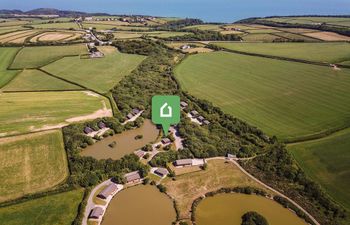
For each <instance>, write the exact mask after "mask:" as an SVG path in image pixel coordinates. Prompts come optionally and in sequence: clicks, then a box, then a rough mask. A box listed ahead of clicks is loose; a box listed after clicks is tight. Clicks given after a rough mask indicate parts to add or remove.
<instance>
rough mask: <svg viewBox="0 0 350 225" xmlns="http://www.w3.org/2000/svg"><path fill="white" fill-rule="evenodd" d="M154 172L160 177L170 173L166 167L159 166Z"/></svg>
mask: <svg viewBox="0 0 350 225" xmlns="http://www.w3.org/2000/svg"><path fill="white" fill-rule="evenodd" d="M154 173H155V174H157V175H158V176H160V177H164V176H166V175H168V173H169V171H168V170H167V169H165V168H158V169H156V170H155V171H154Z"/></svg>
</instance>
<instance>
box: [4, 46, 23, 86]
mask: <svg viewBox="0 0 350 225" xmlns="http://www.w3.org/2000/svg"><path fill="white" fill-rule="evenodd" d="M18 50H19V48H11V47H9V48H0V58H1V60H0V88H2V87H3V86H4V85H5V84H7V83H8V82H9V81H11V80H12V79H13V78H14V77H15V76H16V75H17V74H18V72H19V71H15V70H7V68H8V67H9V66H10V64H11V63H12V60H13V58H14V57H15V55H16V54H17V52H18Z"/></svg>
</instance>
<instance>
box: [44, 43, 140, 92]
mask: <svg viewBox="0 0 350 225" xmlns="http://www.w3.org/2000/svg"><path fill="white" fill-rule="evenodd" d="M107 48H109V49H112V50H113V53H110V54H105V57H103V58H95V59H81V58H80V57H79V56H77V57H66V58H63V59H60V60H58V61H56V62H54V63H52V64H49V65H47V66H45V67H43V69H44V70H45V71H47V72H49V73H52V74H55V75H57V76H59V77H62V78H64V79H67V80H69V81H73V82H76V83H79V84H81V85H83V86H85V87H88V88H91V89H93V90H95V91H98V92H100V93H106V92H108V91H109V90H110V89H111V88H112V87H114V86H115V85H116V84H117V83H118V82H119V81H120V80H121V79H122V78H123V77H124V76H126V75H128V74H129V73H130V72H131V71H132V70H134V69H135V68H136V67H137V66H138V65H139V64H140V63H141V61H142V60H143V59H144V58H145V57H144V56H140V55H133V54H123V53H120V52H117V50H116V48H114V47H107ZM102 52H103V48H102Z"/></svg>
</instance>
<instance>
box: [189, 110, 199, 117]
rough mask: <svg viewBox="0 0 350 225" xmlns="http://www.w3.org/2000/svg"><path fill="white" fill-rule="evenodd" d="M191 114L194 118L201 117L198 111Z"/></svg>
mask: <svg viewBox="0 0 350 225" xmlns="http://www.w3.org/2000/svg"><path fill="white" fill-rule="evenodd" d="M190 114H191V115H192V116H193V117H197V116H199V113H198V112H197V111H196V110H192V111H191V112H190Z"/></svg>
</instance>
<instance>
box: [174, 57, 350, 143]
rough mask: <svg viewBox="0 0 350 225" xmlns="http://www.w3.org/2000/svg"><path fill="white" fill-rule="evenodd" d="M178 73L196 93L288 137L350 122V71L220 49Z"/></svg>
mask: <svg viewBox="0 0 350 225" xmlns="http://www.w3.org/2000/svg"><path fill="white" fill-rule="evenodd" d="M175 74H176V77H177V79H178V80H179V82H180V84H181V86H182V87H183V88H184V89H185V90H186V91H188V92H189V93H190V94H193V95H195V96H197V97H199V98H201V99H207V100H209V101H211V102H212V103H214V104H215V105H217V106H219V107H221V108H222V109H223V110H224V111H225V112H226V113H230V114H232V115H234V116H236V117H238V118H240V119H243V120H245V121H247V122H248V123H251V124H252V125H255V126H258V127H259V128H261V129H262V130H263V131H265V132H266V133H268V134H270V135H276V136H278V137H279V138H281V139H284V140H286V139H287V140H295V139H299V138H302V137H306V136H310V135H314V134H317V133H321V132H324V131H326V130H329V129H334V128H338V127H344V126H348V125H349V124H350V112H349V109H350V70H346V69H343V70H341V71H338V70H333V69H332V68H329V67H323V66H315V65H309V64H303V63H294V62H287V61H281V60H273V59H267V58H262V57H253V56H245V55H239V54H233V53H227V52H214V53H206V54H197V55H193V56H189V57H188V58H187V59H186V60H184V61H183V62H182V63H181V64H180V65H179V66H178V67H176V69H175Z"/></svg>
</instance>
